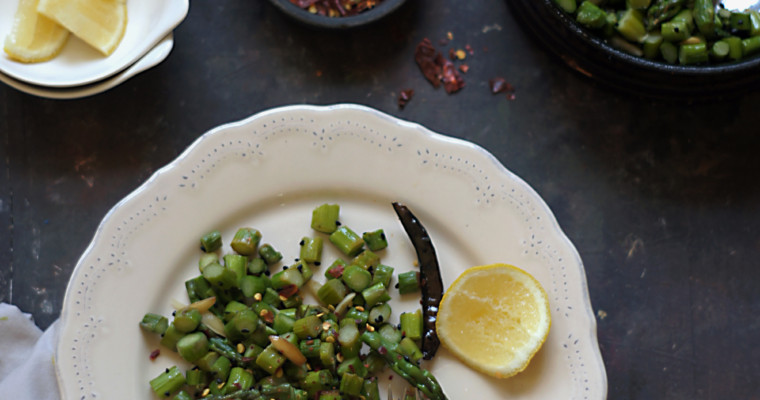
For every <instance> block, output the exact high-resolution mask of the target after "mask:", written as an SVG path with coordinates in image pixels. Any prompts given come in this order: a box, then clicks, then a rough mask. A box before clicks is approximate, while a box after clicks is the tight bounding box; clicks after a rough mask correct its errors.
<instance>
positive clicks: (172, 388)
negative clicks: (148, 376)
mask: <svg viewBox="0 0 760 400" xmlns="http://www.w3.org/2000/svg"><path fill="white" fill-rule="evenodd" d="M185 382H186V381H185V376H184V375H182V371H180V369H179V368H178V367H177V366H176V365H175V366H173V367H171V368H168V369H167V370H166V371H164V372H162V373H161V374H160V375H159V376H157V377H155V378H153V379H152V380H151V381H150V387H151V389H153V392H154V393H155V394H156V395H157V396H159V397H169V396H171V395H172V393H174V392H176V391H178V390H179V389H180V388H181V387H182V386H183V385H184V384H185Z"/></svg>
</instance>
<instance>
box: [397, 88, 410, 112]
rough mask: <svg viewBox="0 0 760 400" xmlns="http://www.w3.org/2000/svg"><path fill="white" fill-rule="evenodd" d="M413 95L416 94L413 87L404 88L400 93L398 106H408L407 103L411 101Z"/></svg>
mask: <svg viewBox="0 0 760 400" xmlns="http://www.w3.org/2000/svg"><path fill="white" fill-rule="evenodd" d="M412 96H414V90H413V89H405V90H402V91H401V93H399V94H398V106H399V108H404V107H406V104H407V103H409V101H410V100H411V99H412Z"/></svg>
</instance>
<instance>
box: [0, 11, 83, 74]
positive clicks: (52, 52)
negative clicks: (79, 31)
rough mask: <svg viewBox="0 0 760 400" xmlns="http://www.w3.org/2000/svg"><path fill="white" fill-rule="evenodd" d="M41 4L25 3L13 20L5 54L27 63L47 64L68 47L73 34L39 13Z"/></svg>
mask: <svg viewBox="0 0 760 400" xmlns="http://www.w3.org/2000/svg"><path fill="white" fill-rule="evenodd" d="M37 3H38V0H21V1H20V2H19V5H18V9H17V10H16V14H15V16H14V18H13V28H11V33H10V34H9V35H8V36H7V37H6V38H5V46H4V49H5V52H6V53H7V54H8V56H9V57H10V58H11V59H13V60H16V61H21V62H25V63H32V62H41V61H47V60H49V59H51V58H53V57H55V56H56V55H57V54H58V53H59V52H60V51H61V49H62V48H63V45H64V44H66V39H68V37H69V31H68V30H66V29H65V28H64V27H62V26H60V25H58V24H57V23H55V22H54V21H52V20H50V19H49V18H47V17H45V16H44V15H40V14H39V13H37Z"/></svg>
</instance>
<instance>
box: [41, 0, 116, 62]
mask: <svg viewBox="0 0 760 400" xmlns="http://www.w3.org/2000/svg"><path fill="white" fill-rule="evenodd" d="M37 11H39V12H40V13H41V14H43V15H45V16H47V17H48V18H50V19H52V20H54V21H56V22H57V23H59V24H60V25H62V26H64V27H65V28H66V29H68V30H69V31H71V33H73V34H74V35H76V36H77V37H78V38H80V39H82V40H84V41H85V42H86V43H87V44H89V45H90V46H92V47H94V48H95V49H97V50H98V51H100V52H101V53H103V55H106V56H107V55H109V54H111V53H113V51H114V50H115V49H116V47H117V46H118V45H119V43H120V42H121V39H122V37H124V31H126V28H127V1H126V0H40V3H39V5H38V6H37Z"/></svg>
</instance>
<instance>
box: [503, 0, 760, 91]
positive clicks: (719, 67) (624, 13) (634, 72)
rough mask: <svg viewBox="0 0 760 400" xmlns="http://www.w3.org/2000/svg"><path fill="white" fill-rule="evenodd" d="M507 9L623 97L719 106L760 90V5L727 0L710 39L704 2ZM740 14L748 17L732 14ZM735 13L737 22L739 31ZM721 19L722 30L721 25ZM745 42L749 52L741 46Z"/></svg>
mask: <svg viewBox="0 0 760 400" xmlns="http://www.w3.org/2000/svg"><path fill="white" fill-rule="evenodd" d="M596 1H598V3H597V2H596ZM709 1H711V0H708V4H709ZM748 1H749V2H748ZM679 2H682V3H679ZM738 2H741V3H738ZM507 3H508V4H509V6H510V7H511V8H512V11H513V15H514V17H515V20H516V21H517V22H519V23H520V24H521V25H522V27H523V29H524V30H525V31H526V32H528V33H529V34H531V36H532V37H533V38H534V39H535V40H537V41H539V42H541V44H543V45H544V46H546V48H547V49H548V50H550V51H551V52H553V53H554V54H555V55H557V56H558V57H559V59H560V60H562V61H563V62H565V63H566V64H567V65H568V66H569V67H571V68H572V69H574V70H575V71H577V72H579V73H580V74H582V75H583V76H585V77H587V78H590V79H593V80H594V81H597V82H600V83H603V84H605V85H607V86H610V87H612V88H614V89H617V90H620V91H623V92H628V93H633V94H635V95H640V96H645V97H655V98H662V99H678V100H683V99H688V101H714V100H716V99H720V98H726V97H729V96H734V95H736V94H739V93H742V92H746V91H749V90H753V89H755V88H757V84H758V83H760V79H759V78H760V73H759V72H760V52H758V51H757V50H756V48H755V43H754V42H755V41H760V39H757V36H752V32H753V31H752V29H751V24H752V18H753V15H754V16H755V18H756V17H757V14H755V12H754V11H757V10H760V0H723V2H722V4H723V5H724V6H723V7H722V8H721V7H720V6H719V5H718V6H716V7H715V8H714V9H713V10H714V15H713V27H714V32H713V34H712V35H705V34H703V33H701V32H702V31H701V30H700V25H701V26H702V28H701V29H704V30H706V31H707V32H709V29H710V28H709V25H710V24H709V23H708V22H707V21H708V20H709V18H705V15H706V14H707V15H709V10H711V9H710V8H709V7H708V8H707V10H705V9H704V4H702V5H700V10H701V11H700V12H698V13H697V12H696V8H695V7H696V4H697V0H649V3H647V0H627V1H626V0H589V2H588V3H586V4H585V5H584V1H583V0H508V1H507ZM642 4H644V5H642ZM679 4H680V5H679ZM573 6H574V8H573ZM565 9H568V10H571V11H570V12H568V11H565ZM734 9H737V10H741V11H730V10H734ZM745 9H749V10H753V11H752V12H750V11H746V12H745V11H744V10H745ZM650 10H651V11H650ZM684 10H689V12H690V13H691V19H689V18H685V17H686V16H687V15H686V14H687V13H685V12H684V13H683V14H682V15H679V13H681V12H683V11H684ZM728 14H731V15H733V16H734V17H733V20H734V22H733V25H732V24H731V17H730V15H728ZM725 16H728V19H726V18H724V17H725ZM746 16H748V17H749V26H750V29H749V30H748V31H747V30H746V29H744V30H742V29H738V30H737V29H735V28H734V27H739V26H742V27H744V26H746V25H747V23H746ZM602 17H603V18H602ZM716 20H718V21H720V23H718V24H716V22H715V21H716ZM725 21H728V25H725V23H726V22H725ZM739 21H744V22H739ZM666 23H668V25H665V24H666ZM681 24H684V25H685V26H686V27H687V30H688V33H689V35H688V36H686V38H685V39H683V40H680V41H679V40H677V39H675V38H678V37H679V35H683V32H682V28H681V26H683V25H681ZM705 24H707V25H705ZM679 25H681V26H679ZM663 26H664V29H665V32H664V33H665V34H664V35H663ZM676 28H677V30H678V32H676ZM726 35H728V36H726ZM724 36H725V37H724ZM666 37H668V38H670V39H672V40H673V41H669V40H666ZM745 40H746V42H744V43H745V46H746V49H745V48H743V47H742V42H743V41H745ZM739 50H741V53H739ZM724 54H725V55H724ZM705 56H706V58H705ZM679 58H680V59H681V60H679ZM682 61H683V62H682Z"/></svg>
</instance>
